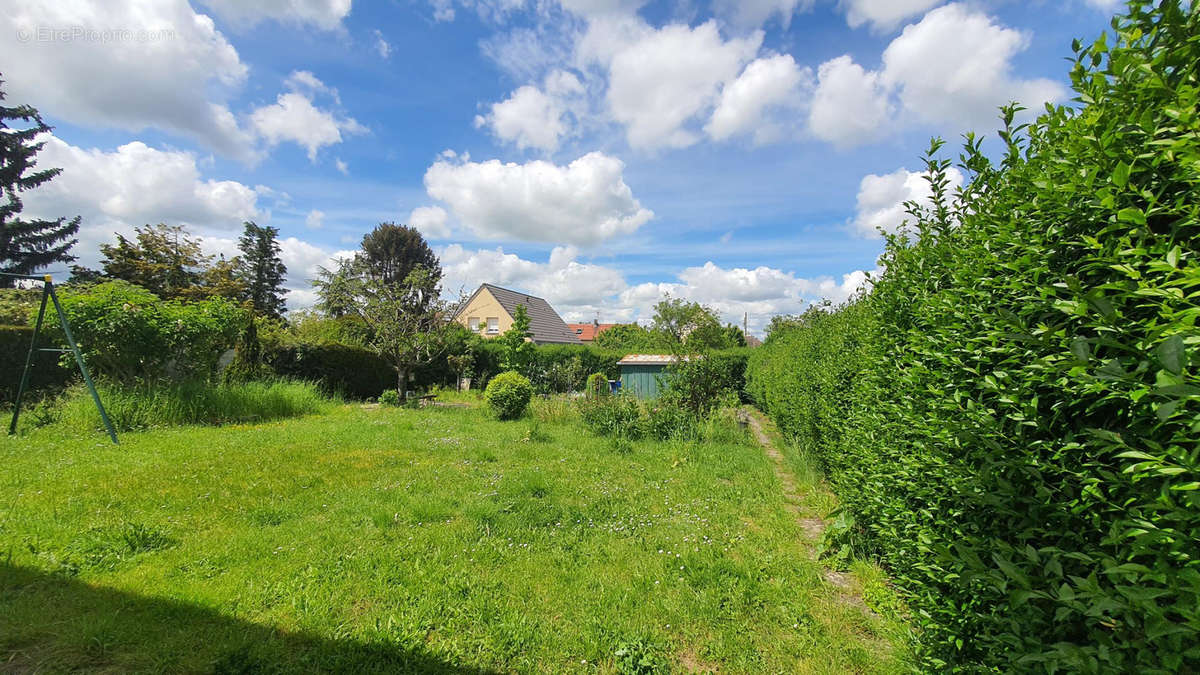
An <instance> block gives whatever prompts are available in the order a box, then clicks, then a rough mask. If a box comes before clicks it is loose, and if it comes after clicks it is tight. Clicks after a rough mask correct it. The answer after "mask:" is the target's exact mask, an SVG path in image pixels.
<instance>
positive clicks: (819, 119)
mask: <svg viewBox="0 0 1200 675" xmlns="http://www.w3.org/2000/svg"><path fill="white" fill-rule="evenodd" d="M880 80H881V78H880V76H879V74H878V73H875V72H868V71H866V70H864V69H863V68H862V66H860V65H858V64H857V63H854V61H853V60H851V58H850V57H849V56H839V57H837V58H835V59H830V60H829V61H826V62H825V63H823V64H821V67H820V68H819V69H818V70H817V90H816V92H815V94H814V95H813V99H812V106H811V107H810V108H809V112H808V124H809V129H810V130H811V131H812V133H813V135H814V136H816V137H817V138H820V139H821V140H824V141H828V142H830V143H833V144H834V145H836V146H838V147H852V146H855V145H861V144H863V143H866V142H869V141H873V140H877V139H878V138H880V137H881V136H882V135H883V134H884V132H885V131H886V130H887V127H888V124H889V122H890V121H891V119H892V115H893V112H892V105H891V104H890V103H889V101H888V92H887V89H886V88H885V87H884V86H883V84H882V83H881V81H880Z"/></svg>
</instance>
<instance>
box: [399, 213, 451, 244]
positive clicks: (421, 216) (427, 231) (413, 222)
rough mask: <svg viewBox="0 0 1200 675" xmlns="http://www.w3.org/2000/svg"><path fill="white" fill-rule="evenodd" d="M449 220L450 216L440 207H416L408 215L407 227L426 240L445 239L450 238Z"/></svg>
mask: <svg viewBox="0 0 1200 675" xmlns="http://www.w3.org/2000/svg"><path fill="white" fill-rule="evenodd" d="M449 219H450V214H448V213H446V209H443V208H442V207H440V206H418V207H417V208H415V209H413V210H412V212H411V213H409V214H408V225H409V226H410V227H414V228H416V230H417V231H418V232H420V233H421V234H422V235H424V236H425V238H426V239H446V238H448V237H449V236H450V224H449Z"/></svg>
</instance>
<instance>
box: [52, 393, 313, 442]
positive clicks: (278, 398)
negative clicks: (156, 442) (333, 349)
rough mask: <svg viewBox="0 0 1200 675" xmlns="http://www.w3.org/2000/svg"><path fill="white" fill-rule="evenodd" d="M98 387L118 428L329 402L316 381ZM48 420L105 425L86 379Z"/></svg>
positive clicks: (284, 411)
mask: <svg viewBox="0 0 1200 675" xmlns="http://www.w3.org/2000/svg"><path fill="white" fill-rule="evenodd" d="M97 389H98V390H99V394H100V400H101V401H103V403H104V409H105V410H106V411H107V412H108V416H109V418H110V419H111V420H112V423H113V426H115V427H116V428H117V430H118V431H130V430H134V429H148V428H153V427H170V426H180V425H185V424H232V423H257V422H265V421H268V420H273V419H279V418H283V417H296V416H299V415H307V414H311V413H316V412H320V411H321V410H323V409H325V408H326V407H327V405H328V399H326V398H325V397H324V396H323V395H322V394H321V393H320V391H318V389H317V388H316V386H314V385H312V384H309V383H304V382H284V381H276V382H243V383H237V384H209V383H207V382H200V381H188V382H175V383H169V384H163V383H159V384H154V385H135V386H115V385H109V384H99V385H98V386H97ZM48 421H52V422H56V423H59V424H61V425H62V426H63V427H64V428H68V429H73V430H77V431H87V432H92V431H97V430H103V429H104V424H103V422H102V421H101V419H100V413H99V412H98V411H97V410H96V405H95V403H93V402H92V397H91V395H90V394H89V393H88V391H87V388H86V387H84V386H83V385H76V386H75V387H72V388H71V389H70V390H68V391H67V393H66V394H65V395H64V396H63V398H62V399H61V400H60V401H59V402H58V403H57V404H56V405H55V406H54V407H53V408H52V409H51V411H50V420H48Z"/></svg>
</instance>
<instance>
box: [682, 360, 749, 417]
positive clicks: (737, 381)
mask: <svg viewBox="0 0 1200 675" xmlns="http://www.w3.org/2000/svg"><path fill="white" fill-rule="evenodd" d="M745 370H746V356H745V354H744V353H736V354H731V353H728V352H710V353H708V354H704V355H700V356H693V357H689V358H683V359H680V360H679V361H677V362H675V363H673V364H671V365H670V366H669V367H668V368H667V372H666V377H664V378H663V380H664V391H663V395H664V396H669V397H670V398H671V400H672V401H674V402H675V403H676V404H677V405H681V406H683V407H685V408H687V409H688V410H689V411H691V412H692V413H693V414H695V415H706V414H708V413H709V412H711V411H712V410H713V409H714V408H717V407H719V406H720V405H722V404H723V403H726V402H728V401H729V400H730V399H732V400H734V401H735V402H736V400H737V398H738V394H737V392H739V391H741V389H742V388H743V386H744V385H743V382H744V378H745Z"/></svg>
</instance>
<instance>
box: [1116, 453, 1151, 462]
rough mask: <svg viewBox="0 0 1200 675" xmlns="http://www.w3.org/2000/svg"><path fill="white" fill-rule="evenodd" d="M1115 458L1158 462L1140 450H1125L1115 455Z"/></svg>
mask: <svg viewBox="0 0 1200 675" xmlns="http://www.w3.org/2000/svg"><path fill="white" fill-rule="evenodd" d="M1117 457H1119V458H1124V459H1145V460H1150V461H1158V458H1157V457H1155V456H1154V455H1148V454H1146V453H1144V452H1142V451H1141V450H1126V451H1125V452H1120V453H1117Z"/></svg>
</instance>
